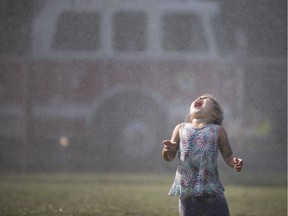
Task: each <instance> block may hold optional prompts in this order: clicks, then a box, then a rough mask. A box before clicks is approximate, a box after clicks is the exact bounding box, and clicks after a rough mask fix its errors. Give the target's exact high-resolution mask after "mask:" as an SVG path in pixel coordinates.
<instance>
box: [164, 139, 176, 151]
mask: <svg viewBox="0 0 288 216" xmlns="http://www.w3.org/2000/svg"><path fill="white" fill-rule="evenodd" d="M177 144H178V143H177V142H171V141H170V140H164V141H163V150H164V151H165V152H172V151H173V150H175V148H177Z"/></svg>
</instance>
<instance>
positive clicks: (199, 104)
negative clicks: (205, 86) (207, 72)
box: [190, 95, 215, 118]
mask: <svg viewBox="0 0 288 216" xmlns="http://www.w3.org/2000/svg"><path fill="white" fill-rule="evenodd" d="M214 106H215V105H214V103H213V101H212V100H211V99H210V98H209V97H207V96H205V95H204V96H200V97H198V98H196V100H195V101H193V102H192V104H191V106H190V114H191V115H192V116H193V117H195V118H211V117H212V116H213V114H214V112H213V111H214Z"/></svg>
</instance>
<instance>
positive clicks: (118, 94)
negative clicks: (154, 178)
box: [0, 0, 287, 178]
mask: <svg viewBox="0 0 288 216" xmlns="http://www.w3.org/2000/svg"><path fill="white" fill-rule="evenodd" d="M286 4H287V2H286V1H284V0H273V1H271V0H241V1H240V0H237V1H229V0H210V1H209V0H202V1H201V0H198V1H197V0H194V1H193V0H154V1H152V0H151V1H150V0H145V1H144V0H142V1H141V0H62V1H57V0H49V1H48V0H2V1H1V3H0V10H1V13H0V16H1V18H0V26H1V28H0V31H1V33H0V42H1V46H0V171H1V172H154V173H159V172H167V171H171V170H174V168H175V166H176V165H177V162H175V163H174V162H173V163H172V164H171V163H167V162H164V161H163V160H162V158H161V149H162V140H164V139H169V138H170V136H171V133H172V130H173V129H174V126H175V125H176V124H178V123H180V122H182V121H184V119H185V117H186V116H187V114H188V111H189V106H190V104H191V102H192V101H193V100H194V99H195V98H196V97H197V96H199V95H200V94H202V93H211V94H213V95H214V96H215V97H216V98H217V99H218V100H219V102H220V104H221V105H222V107H223V109H224V113H225V119H224V126H225V128H226V130H227V131H228V134H229V137H230V142H231V146H232V148H233V150H234V152H235V154H236V155H239V157H242V158H243V159H244V160H245V169H244V171H245V172H247V173H254V174H259V175H260V176H265V175H271V176H273V175H275V174H276V175H283V176H285V178H286V172H287V56H286V55H287V40H286V39H287V23H286V18H287V14H286V13H287V7H286ZM220 163H222V162H220ZM225 169H226V168H225Z"/></svg>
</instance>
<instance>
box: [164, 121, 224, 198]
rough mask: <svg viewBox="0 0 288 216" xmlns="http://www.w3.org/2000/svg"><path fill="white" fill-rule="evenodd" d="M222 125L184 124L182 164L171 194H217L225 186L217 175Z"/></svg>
mask: <svg viewBox="0 0 288 216" xmlns="http://www.w3.org/2000/svg"><path fill="white" fill-rule="evenodd" d="M219 127H220V126H219V125H215V124H208V125H206V126H204V127H203V128H193V127H192V126H191V124H190V123H183V125H182V131H181V134H180V143H179V165H178V167H177V171H176V175H175V179H174V183H173V185H172V187H171V189H170V191H169V193H168V194H169V195H170V196H178V197H189V196H194V197H196V196H204V195H209V194H218V193H223V192H224V187H223V185H222V184H221V182H220V180H219V175H218V169H217V168H218V165H217V158H218V149H219V148H218V144H217V139H218V136H217V131H218V128H219Z"/></svg>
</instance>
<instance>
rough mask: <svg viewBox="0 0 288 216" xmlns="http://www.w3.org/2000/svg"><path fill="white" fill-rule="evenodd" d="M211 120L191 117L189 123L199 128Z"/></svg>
mask: <svg viewBox="0 0 288 216" xmlns="http://www.w3.org/2000/svg"><path fill="white" fill-rule="evenodd" d="M210 123H211V121H210V120H209V119H192V120H191V124H192V126H193V127H196V128H200V127H203V126H205V125H207V124H210Z"/></svg>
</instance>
